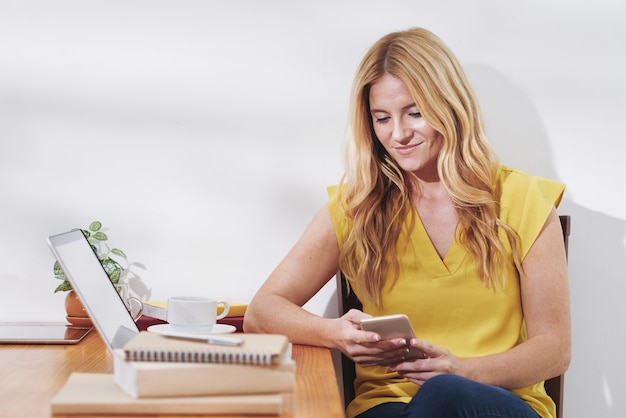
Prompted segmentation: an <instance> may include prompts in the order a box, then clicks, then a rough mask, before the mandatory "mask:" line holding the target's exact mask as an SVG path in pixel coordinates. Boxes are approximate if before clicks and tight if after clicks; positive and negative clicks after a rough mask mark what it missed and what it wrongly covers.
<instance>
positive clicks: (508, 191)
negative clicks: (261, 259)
mask: <svg viewBox="0 0 626 418" xmlns="http://www.w3.org/2000/svg"><path fill="white" fill-rule="evenodd" d="M497 183H498V184H496V187H495V190H497V191H499V193H500V205H501V213H500V219H501V220H503V221H504V222H505V223H506V224H508V225H509V226H510V227H512V228H513V229H514V230H515V231H516V232H517V233H518V234H519V237H520V244H521V248H520V251H521V254H520V256H521V257H520V258H521V259H522V260H523V259H524V257H525V256H526V254H527V253H528V250H529V249H530V247H531V246H532V244H533V242H534V241H535V239H536V238H537V236H538V235H539V232H540V231H541V229H542V228H543V225H544V224H545V221H546V219H547V217H548V214H549V213H550V211H551V209H552V208H553V207H554V206H558V204H559V203H560V201H561V198H562V196H563V191H564V189H565V186H564V185H563V184H561V183H557V182H554V181H551V180H547V179H544V178H541V177H536V176H530V175H528V174H525V173H523V172H521V171H517V170H513V169H510V168H508V167H504V166H500V167H499V169H498V176H497ZM337 192H338V186H331V187H329V188H328V196H329V203H328V204H329V207H330V213H331V217H332V221H333V224H334V227H335V232H336V234H337V241H338V243H339V248H343V243H344V240H345V236H346V235H347V232H348V230H349V228H350V223H349V221H347V220H346V218H345V215H344V212H343V208H342V205H341V203H340V202H339V201H338V194H337ZM404 228H405V231H407V229H408V226H407V225H406V224H405V226H404ZM407 233H408V231H407ZM406 236H407V235H404V237H406ZM409 237H410V240H409V245H408V249H407V250H406V251H403V252H402V253H399V254H398V258H399V262H400V276H399V278H398V281H397V282H396V284H395V285H394V286H393V287H391V286H389V285H387V286H385V287H384V288H383V292H382V307H376V306H373V305H372V304H369V303H364V305H363V311H364V312H366V313H368V314H370V315H373V316H379V315H388V314H395V313H404V314H406V315H408V317H409V318H410V320H411V324H412V325H413V329H414V330H415V333H416V336H417V337H418V338H421V339H424V340H426V341H429V342H431V343H433V344H436V345H439V346H442V347H446V348H447V349H448V350H450V351H451V352H452V353H453V354H454V355H456V356H458V357H461V358H472V357H480V356H486V355H489V354H494V353H500V352H504V351H507V350H509V349H511V348H512V347H514V346H516V345H517V344H519V343H520V342H522V341H525V340H526V338H527V337H526V332H525V331H526V330H525V325H524V321H523V319H524V318H523V315H522V307H521V301H520V287H519V275H518V272H517V269H516V268H515V266H514V264H513V258H512V256H511V255H509V256H508V257H507V259H508V264H509V268H508V269H507V271H508V273H507V277H506V284H505V286H504V288H503V289H499V290H493V289H488V288H487V287H485V285H484V284H483V282H482V281H481V280H480V278H479V274H478V272H477V268H476V264H475V263H473V262H472V258H471V256H470V255H469V254H468V252H467V251H466V250H465V249H463V248H462V247H461V246H460V245H459V243H458V241H457V240H455V241H454V242H453V243H452V245H451V246H450V249H449V250H448V252H447V254H446V255H445V257H444V259H443V260H442V259H441V258H440V257H439V255H438V254H437V251H436V250H435V248H434V246H433V245H432V243H431V241H430V238H429V237H428V235H427V233H426V230H425V229H424V226H423V225H422V223H421V220H420V219H419V216H417V213H416V217H415V225H414V228H413V230H412V231H410V233H409ZM401 239H402V238H401ZM405 239H406V238H405ZM506 248H509V250H510V247H509V245H508V242H507V243H506ZM389 281H390V280H388V282H389ZM351 285H352V287H353V289H354V292H355V293H356V295H357V296H359V294H360V290H359V287H358V285H356V284H354V283H351ZM356 369H357V370H356V372H357V377H356V381H355V388H356V397H355V399H354V400H353V401H352V402H351V403H350V405H349V406H348V409H347V416H348V417H354V416H356V415H358V414H360V413H362V412H364V411H366V410H368V409H370V408H372V407H374V406H376V405H379V404H382V403H386V402H409V401H410V399H411V398H412V397H413V395H415V393H416V392H417V391H418V389H419V386H418V385H416V384H414V383H411V382H409V381H408V380H406V379H404V378H403V377H401V376H400V375H399V374H397V373H395V372H391V371H390V370H389V369H388V368H387V367H382V366H377V367H367V368H362V367H359V366H357V367H356ZM513 392H514V393H516V394H517V395H518V396H519V397H520V398H522V399H523V400H524V401H526V402H527V403H528V404H529V405H530V406H531V407H532V408H533V409H534V410H535V411H536V412H537V413H538V414H539V415H540V416H541V417H543V418H550V417H555V416H556V411H555V405H554V403H553V402H552V399H550V397H549V396H548V395H547V394H546V392H545V390H544V387H543V382H540V383H538V384H535V385H533V386H530V387H526V388H522V389H516V390H513Z"/></svg>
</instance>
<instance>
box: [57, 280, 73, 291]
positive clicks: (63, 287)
mask: <svg viewBox="0 0 626 418" xmlns="http://www.w3.org/2000/svg"><path fill="white" fill-rule="evenodd" d="M69 290H72V285H71V284H70V282H68V281H64V282H63V283H61V284H60V285H58V286H57V288H56V289H54V293H56V292H67V291H69Z"/></svg>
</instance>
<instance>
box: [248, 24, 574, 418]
mask: <svg viewBox="0 0 626 418" xmlns="http://www.w3.org/2000/svg"><path fill="white" fill-rule="evenodd" d="M352 101H353V103H352V108H353V110H352V131H353V132H352V135H351V136H352V138H351V142H350V149H349V153H348V161H347V169H346V175H345V176H344V179H343V180H342V182H341V184H340V185H339V186H336V187H330V188H329V202H328V204H327V205H325V206H324V207H323V208H322V209H321V210H320V211H319V212H318V213H317V214H316V215H315V217H314V218H313V220H312V221H311V223H310V224H309V226H308V227H307V229H306V230H305V232H304V234H303V235H302V237H301V238H300V240H299V241H298V242H297V243H296V245H295V246H294V247H293V248H292V249H291V251H290V252H289V253H288V254H287V256H286V257H285V258H284V259H283V261H282V262H281V263H280V264H279V265H278V267H277V268H276V269H275V270H274V271H273V272H272V274H271V275H270V277H269V278H268V279H267V281H266V282H265V283H264V284H263V286H262V287H261V289H260V290H259V291H258V293H257V295H256V296H255V297H254V299H253V300H252V301H251V303H250V305H249V307H248V310H247V312H246V317H245V329H246V331H248V332H272V333H282V334H285V335H287V336H288V337H289V338H290V340H291V341H292V342H294V343H300V344H310V345H321V346H324V347H329V348H335V349H339V350H341V351H342V352H344V353H345V354H346V355H347V356H349V357H350V358H352V359H353V360H354V361H355V362H356V363H357V365H358V366H357V378H356V381H355V387H356V397H355V399H354V400H353V401H352V403H351V404H350V405H349V406H348V410H347V414H348V416H349V417H353V416H359V417H360V418H369V417H396V416H397V417H399V416H408V417H443V416H445V417H453V416H459V417H461V416H463V417H470V416H481V417H487V416H497V417H505V416H506V417H509V416H510V417H537V416H541V417H552V416H555V407H554V404H553V402H552V400H551V399H550V398H549V397H548V396H547V395H546V394H545V391H544V389H543V381H544V380H545V379H548V378H550V377H553V376H556V375H559V374H562V373H563V372H564V371H565V370H566V369H567V367H568V365H569V360H570V340H571V337H570V314H569V290H568V283H567V267H566V260H565V249H564V244H563V237H562V231H561V226H560V223H559V219H558V215H557V212H556V205H558V203H559V202H560V200H561V197H562V194H563V190H564V186H563V185H562V184H559V183H556V182H552V181H549V180H546V179H542V178H539V177H533V176H530V175H527V174H525V173H522V172H519V171H516V170H512V169H509V168H507V167H504V166H502V165H500V164H498V163H497V162H495V158H494V157H493V155H492V153H491V151H490V149H489V147H488V145H487V143H486V140H485V134H484V129H483V122H482V119H481V116H480V112H479V109H478V105H477V102H476V99H475V97H474V94H473V93H472V91H471V89H470V87H469V85H468V82H467V80H466V78H465V75H464V74H463V71H462V69H461V67H460V66H459V64H458V62H457V60H456V59H455V57H454V56H453V54H452V53H451V52H450V51H449V50H448V48H447V47H446V46H445V45H444V44H443V43H442V41H441V40H440V39H439V38H437V37H436V36H435V35H433V34H432V33H430V32H428V31H426V30H424V29H412V30H408V31H404V32H398V33H392V34H389V35H387V36H385V37H383V38H382V39H380V40H379V41H378V42H377V43H376V44H375V45H374V46H372V48H371V49H370V50H369V51H368V52H367V53H366V55H365V57H364V58H363V60H362V62H361V64H360V66H359V69H358V72H357V75H356V78H355V83H354V90H353V99H352ZM338 270H341V271H342V272H343V273H344V275H345V276H346V277H347V278H348V280H349V282H350V285H351V287H352V289H353V291H354V292H355V294H356V295H357V296H358V298H359V299H360V300H361V302H362V303H363V312H361V311H357V310H351V311H350V312H348V313H347V314H345V315H344V316H342V317H341V318H321V317H319V316H317V315H314V314H311V313H309V312H307V311H305V310H303V309H302V308H301V306H302V305H303V304H304V303H305V302H307V301H308V300H309V299H310V298H311V297H312V296H313V295H314V294H315V293H316V292H317V291H318V290H319V289H320V288H321V287H322V286H323V285H324V284H325V283H326V282H327V281H328V280H330V279H331V278H332V277H333V275H334V274H335V273H336V272H337V271H338ZM393 313H405V314H407V315H408V316H409V318H410V320H411V323H412V325H413V328H414V330H415V333H416V335H417V337H418V338H415V339H411V341H408V342H406V341H404V340H403V339H394V340H388V341H381V339H380V336H379V335H378V334H376V333H374V332H367V331H363V330H361V329H360V326H359V323H360V320H362V319H364V318H368V317H371V316H379V315H385V314H393ZM407 343H408V344H410V345H411V346H412V347H414V348H415V349H417V350H420V351H421V352H422V353H423V357H424V358H421V359H411V360H409V359H405V358H404V355H405V354H406V352H407V347H406V344H407Z"/></svg>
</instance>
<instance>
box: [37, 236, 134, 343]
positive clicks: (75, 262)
mask: <svg viewBox="0 0 626 418" xmlns="http://www.w3.org/2000/svg"><path fill="white" fill-rule="evenodd" d="M47 241H48V245H49V247H50V249H51V250H52V254H54V256H55V258H56V259H57V261H58V262H59V265H60V266H61V268H62V269H63V272H65V276H66V277H67V278H68V280H69V282H70V283H71V285H72V288H73V289H74V291H75V292H76V293H78V297H79V298H80V300H81V301H82V302H83V305H84V306H85V309H86V310H87V312H88V313H89V317H90V318H91V321H92V322H93V324H94V325H95V327H96V329H97V330H98V332H99V333H100V335H101V336H102V339H103V340H104V343H105V344H106V345H107V347H108V349H109V350H110V351H111V352H113V351H114V350H116V349H121V348H122V347H123V346H124V344H126V342H127V341H129V340H130V339H131V338H133V337H134V336H135V335H137V334H138V333H139V328H138V327H137V324H135V321H134V320H133V318H132V316H131V314H130V313H129V312H128V310H127V309H126V306H125V305H124V301H123V300H122V297H121V296H120V294H119V293H118V291H117V289H116V288H115V286H114V285H113V283H111V280H109V276H108V275H107V273H106V271H105V270H104V268H103V267H102V264H100V260H99V259H98V257H97V256H96V254H95V253H94V252H93V250H92V248H91V245H90V244H89V242H88V241H87V238H86V237H85V235H84V234H83V231H82V230H80V229H73V230H71V231H68V232H64V233H62V234H58V235H52V236H50V237H48V239H47Z"/></svg>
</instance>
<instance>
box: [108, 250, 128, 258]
mask: <svg viewBox="0 0 626 418" xmlns="http://www.w3.org/2000/svg"><path fill="white" fill-rule="evenodd" d="M111 252H112V253H113V254H115V255H119V256H120V257H122V258H124V259H126V258H127V257H126V254H124V251H122V250H120V249H117V248H113V249H111Z"/></svg>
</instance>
